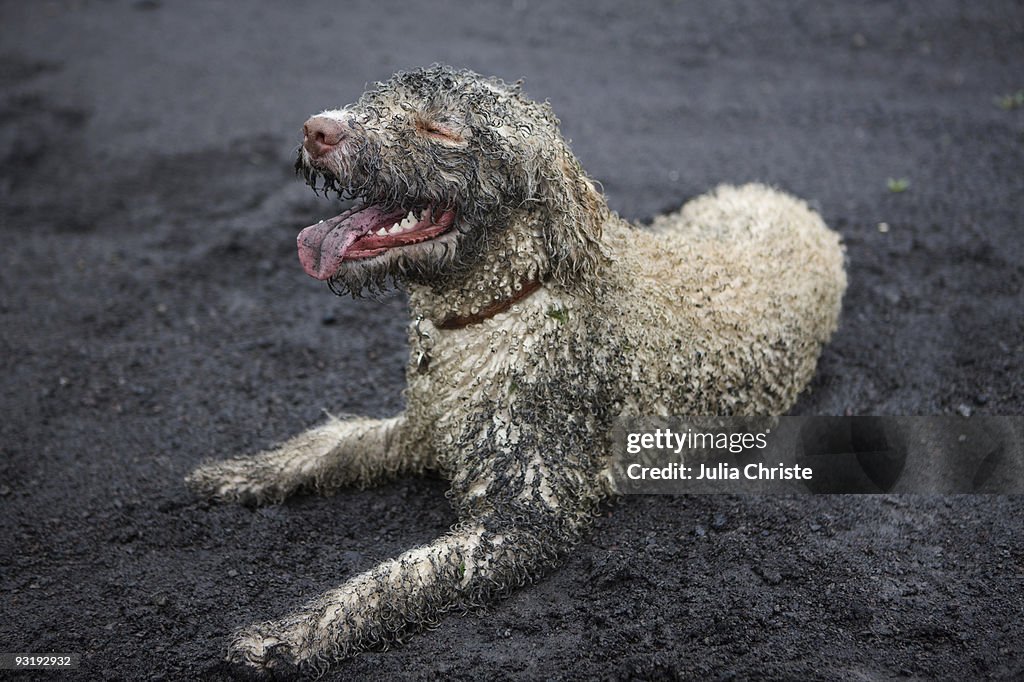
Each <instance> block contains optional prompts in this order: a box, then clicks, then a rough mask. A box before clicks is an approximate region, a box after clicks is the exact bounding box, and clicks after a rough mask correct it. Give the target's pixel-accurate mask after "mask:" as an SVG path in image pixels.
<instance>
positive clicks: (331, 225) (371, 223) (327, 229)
mask: <svg viewBox="0 0 1024 682" xmlns="http://www.w3.org/2000/svg"><path fill="white" fill-rule="evenodd" d="M404 215H405V211H402V210H396V211H391V212H384V211H382V210H381V209H380V207H378V206H367V207H366V208H363V209H360V210H358V211H356V212H355V213H349V214H345V213H343V214H342V215H340V216H335V217H334V218H330V219H328V220H323V221H321V222H319V223H317V224H316V225H310V226H309V227H307V228H306V229H304V230H303V231H302V232H300V233H299V237H298V239H297V242H298V247H299V262H300V263H302V269H303V270H305V271H306V274H307V275H309V276H310V277H314V278H316V279H320V280H324V279H330V278H331V277H333V276H334V275H335V274H337V272H338V270H340V269H341V263H342V261H344V260H345V252H346V251H348V248H349V247H350V246H352V242H354V241H355V240H356V239H358V238H359V237H362V236H363V235H364V234H367V233H368V232H371V231H373V230H377V229H379V228H380V227H385V226H386V227H390V226H391V225H393V224H394V223H395V222H397V221H398V220H401V219H402V216H404Z"/></svg>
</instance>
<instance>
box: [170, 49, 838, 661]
mask: <svg viewBox="0 0 1024 682" xmlns="http://www.w3.org/2000/svg"><path fill="white" fill-rule="evenodd" d="M296 167H297V169H298V170H299V171H300V173H301V174H302V175H303V176H304V177H305V178H306V180H307V181H308V182H309V183H310V184H311V185H313V187H314V189H325V190H335V191H337V192H338V193H339V194H341V195H343V196H344V197H347V198H351V199H355V200H356V205H355V206H354V207H353V208H351V209H349V210H348V211H346V212H345V213H343V214H341V215H340V216H338V217H337V218H332V219H331V220H328V221H322V222H321V223H319V224H317V225H313V226H310V227H309V228H307V229H306V230H304V231H303V232H302V234H300V236H299V244H298V245H299V252H300V259H301V260H302V263H303V266H304V267H305V269H306V270H307V272H309V274H310V275H312V276H314V277H317V278H318V279H322V280H325V281H327V282H329V283H330V285H331V288H332V289H334V290H335V291H347V292H351V293H353V294H360V293H362V292H365V291H368V290H372V289H374V288H377V287H381V286H386V285H387V283H388V281H389V280H395V281H397V282H398V283H399V284H400V285H402V286H405V287H406V288H407V289H408V291H409V298H410V305H411V309H412V322H411V324H410V327H409V343H410V346H411V349H412V353H411V356H410V361H409V365H408V370H407V378H408V388H407V389H406V393H405V398H406V404H407V408H406V410H405V412H404V413H402V414H400V415H399V416H397V417H393V418H391V419H363V418H360V419H336V418H331V419H329V420H328V422H327V423H326V424H324V425H322V426H319V427H317V428H314V429H312V430H311V431H309V432H307V433H304V434H302V435H300V436H298V437H296V438H294V439H292V440H290V441H288V442H286V443H284V444H283V445H282V446H280V447H278V448H276V449H274V450H271V451H269V452H265V453H262V454H259V455H256V456H254V457H245V458H238V459H233V460H228V461H224V462H214V463H208V464H206V465H204V466H202V467H200V468H199V469H197V470H196V471H195V472H193V473H192V474H191V476H190V477H189V483H190V485H191V486H192V487H193V489H194V490H196V491H197V492H198V493H199V494H201V495H205V496H209V497H213V498H217V499H222V500H231V501H240V502H251V503H266V502H276V501H279V500H282V499H284V498H285V497H287V496H288V495H291V494H293V493H295V492H297V491H300V490H313V491H317V492H321V493H329V492H330V491H333V490H336V489H337V488H339V487H341V486H350V485H356V486H368V485H372V484H376V483H378V482H380V481H382V480H385V479H387V478H389V477H393V476H395V475H399V474H406V473H416V472H422V471H424V470H427V469H429V470H436V471H440V472H441V473H443V474H444V475H445V476H446V477H448V478H449V479H450V480H451V491H450V498H451V500H452V502H453V504H454V505H455V507H456V509H457V512H458V517H459V519H460V520H459V522H458V523H457V524H456V525H455V526H454V527H453V528H452V530H451V531H450V532H449V533H448V534H446V535H444V536H443V537H440V538H438V539H437V540H435V541H434V542H432V543H430V544H427V545H425V546H423V547H419V548H416V549H412V550H410V551H408V552H406V553H405V554H402V555H401V556H399V557H396V558H394V559H391V560H389V561H385V562H383V563H381V564H380V565H379V566H377V567H376V568H373V569H372V570H370V571H367V572H366V573H363V574H362V575H358V576H355V577H354V578H351V579H350V580H348V582H346V583H344V584H342V585H341V586H340V587H338V588H337V589H335V590H332V591H330V592H327V593H326V594H324V595H322V596H321V597H319V598H317V599H316V600H314V601H312V602H311V603H309V604H306V605H305V606H304V607H302V608H301V609H299V610H298V611H296V612H295V613H293V614H291V615H288V616H285V617H284V618H281V619H279V620H273V621H268V622H265V623H261V624H258V625H254V626H251V627H249V628H246V629H244V630H241V631H240V632H239V633H237V635H236V636H235V638H234V640H233V642H232V643H231V645H230V651H229V657H230V658H231V659H232V660H234V661H236V662H239V663H242V664H246V665H249V666H253V667H255V668H257V669H279V668H281V667H287V666H296V665H297V666H303V667H311V668H314V669H322V668H323V667H325V666H326V665H328V664H329V663H330V662H331V661H334V660H338V659H342V658H345V657H347V656H350V655H352V654H354V653H356V652H358V651H360V650H364V649H366V648H369V647H374V646H380V645H382V644H387V643H388V642H391V641H394V640H395V639H397V638H398V636H399V635H400V634H401V633H402V632H404V631H406V630H408V629H409V628H410V627H415V626H418V625H423V624H429V623H433V622H436V621H437V619H438V618H439V617H440V616H441V615H442V614H443V613H445V612H447V611H450V610H453V609H461V608H465V607H467V606H470V605H473V604H477V603H480V602H483V601H485V600H488V599H492V598H494V597H495V596H497V595H501V594H505V593H507V592H509V591H510V590H512V589H514V588H515V587H517V586H520V585H522V584H524V583H526V582H528V581H530V580H532V579H534V578H535V577H536V576H538V575H540V574H541V573H543V572H544V571H545V570H546V569H548V568H550V567H552V566H554V565H555V564H556V563H558V561H559V560H560V559H561V558H562V557H563V556H564V555H565V554H566V553H567V552H568V551H570V549H571V548H572V547H573V544H574V542H576V540H577V539H578V538H579V536H580V534H581V533H582V532H583V531H584V530H585V529H586V527H587V525H588V522H589V519H590V518H591V516H592V514H593V512H594V510H595V506H596V505H597V504H598V503H599V502H600V501H601V500H602V499H604V498H606V497H608V496H610V495H614V494H615V490H614V489H613V488H614V486H613V484H612V483H611V479H610V477H609V476H608V473H607V471H606V464H607V457H608V453H609V450H610V447H611V444H610V436H609V433H610V429H611V426H612V424H613V422H614V421H615V420H616V418H618V417H620V416H628V415H670V414H677V415H684V414H685V415H776V414H781V413H783V412H785V411H786V410H787V409H788V408H789V407H790V406H791V405H792V404H793V402H794V400H795V399H796V397H797V394H798V393H799V392H800V391H801V390H802V388H803V387H804V386H805V385H806V384H807V382H808V381H809V379H810V378H811V376H812V374H813V372H814V368H815V364H816V362H817V358H818V355H819V353H820V350H821V346H822V344H823V343H825V342H826V341H827V340H828V338H829V337H830V336H831V334H832V333H833V331H834V329H835V327H836V322H837V318H838V315H839V309H840V302H841V298H842V295H843V292H844V289H845V287H846V277H845V274H844V270H843V251H842V247H841V245H840V241H839V238H838V236H837V235H836V234H835V233H833V232H831V231H830V230H829V229H828V228H827V227H826V226H825V225H824V223H823V222H822V220H821V219H820V218H819V216H818V215H817V214H815V213H814V212H812V211H811V210H810V209H808V207H807V206H806V205H805V204H804V203H802V202H800V201H798V200H796V199H793V198H791V197H789V196H786V195H784V194H781V193H779V192H777V191H774V190H771V189H769V188H767V187H764V186H761V185H747V186H744V187H728V186H723V187H719V188H718V189H717V190H716V191H714V192H713V193H711V194H708V195H705V196H702V197H699V198H697V199H695V200H693V201H691V202H689V203H687V204H686V205H685V206H683V208H682V209H681V210H680V211H678V212H676V213H673V214H671V215H667V216H662V217H659V218H658V219H656V220H655V221H654V224H653V225H652V226H651V227H650V228H641V227H637V226H634V225H630V224H628V223H627V222H626V221H624V220H622V219H621V218H619V216H617V215H616V214H615V213H613V212H612V211H611V210H609V208H608V206H607V204H606V202H605V200H604V198H603V196H602V195H601V194H600V192H599V191H598V190H597V189H596V188H595V186H594V184H593V183H592V182H591V181H590V180H589V179H588V178H587V176H586V175H585V173H584V172H583V170H582V169H581V168H580V164H579V162H578V161H577V160H576V158H575V157H574V156H573V154H572V153H571V151H570V150H569V147H568V145H567V144H566V142H565V141H564V140H563V139H562V137H561V135H560V133H559V130H558V120H557V119H556V118H555V116H554V114H553V113H552V112H551V110H550V108H549V107H548V105H547V104H539V103H536V102H533V101H531V100H529V99H527V98H526V97H525V96H523V94H522V93H521V92H520V89H519V86H518V84H516V85H508V84H506V83H504V82H502V81H500V80H494V79H486V78H483V77H480V76H478V75H476V74H474V73H471V72H467V71H455V70H452V69H449V68H447V67H440V66H435V67H432V68H429V69H425V70H418V71H412V72H409V73H399V74H397V75H396V76H394V77H393V78H392V79H391V80H389V81H388V82H386V83H379V84H377V85H376V86H375V87H374V88H373V89H371V90H370V91H369V92H367V93H366V94H364V95H363V96H362V97H361V98H360V99H359V101H358V102H356V103H355V104H354V105H351V106H349V107H346V108H344V109H340V110H332V111H326V112H324V113H322V114H320V115H318V116H315V117H313V118H311V119H310V120H309V121H307V125H306V128H305V141H304V145H303V148H302V149H300V152H299V158H298V160H297V163H296ZM402 216H405V220H404V221H402ZM399 221H401V222H399Z"/></svg>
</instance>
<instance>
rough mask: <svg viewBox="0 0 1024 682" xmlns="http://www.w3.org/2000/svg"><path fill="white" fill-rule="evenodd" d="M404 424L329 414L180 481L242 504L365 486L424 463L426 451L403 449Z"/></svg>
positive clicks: (420, 467) (396, 420)
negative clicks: (275, 442) (266, 446)
mask: <svg viewBox="0 0 1024 682" xmlns="http://www.w3.org/2000/svg"><path fill="white" fill-rule="evenodd" d="M404 424H405V418H404V417H402V416H398V417H394V418H391V419H365V418H353V419H338V418H336V417H330V418H329V419H328V421H327V423H325V424H322V425H320V426H317V427H315V428H312V429H310V430H308V431H306V432H305V433H302V434H300V435H298V436H295V437H294V438H292V439H291V440H289V441H287V442H285V443H284V444H282V445H281V446H279V447H277V448H274V449H272V450H268V451H266V452H262V453H260V454H257V455H252V456H248V457H237V458H234V459H228V460H224V461H220V462H208V463H206V464H204V465H202V466H200V467H199V468H197V469H195V470H194V471H193V472H192V473H191V474H189V476H188V478H187V479H186V481H187V483H188V485H189V487H191V488H192V490H194V491H195V492H196V493H197V494H199V495H201V496H203V497H209V498H213V499H218V500H225V501H232V502H242V503H246V504H253V503H255V504H262V503H267V502H279V501H281V500H283V499H284V498H286V497H288V496H289V495H291V494H292V493H295V492H298V491H300V490H313V491H316V492H320V493H329V492H332V491H334V490H337V489H338V488H341V487H343V486H357V487H366V486H369V485H373V484H375V483H378V482H380V481H383V480H386V479H388V478H390V477H393V476H395V475H398V474H401V473H408V472H417V471H421V470H423V469H425V468H428V467H429V466H430V462H429V457H428V456H427V453H423V452H417V451H411V450H410V449H409V448H406V447H405V442H404V439H403V438H402V427H403V426H404Z"/></svg>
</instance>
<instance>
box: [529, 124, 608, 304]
mask: <svg viewBox="0 0 1024 682" xmlns="http://www.w3.org/2000/svg"><path fill="white" fill-rule="evenodd" d="M552 147H553V148H549V149H547V150H544V151H542V152H541V153H542V155H543V156H544V157H545V158H544V162H543V163H541V164H539V167H538V174H539V177H538V178H537V184H536V195H537V199H538V200H539V202H540V208H541V211H542V212H543V213H544V214H545V215H544V220H543V230H544V243H545V247H546V250H547V254H548V258H549V260H550V263H551V276H552V278H553V279H554V280H555V281H556V282H558V283H559V284H562V285H564V286H567V287H569V286H572V287H578V286H579V285H580V284H585V283H586V282H587V281H589V278H590V277H591V276H593V275H594V274H595V271H596V269H597V267H598V265H600V264H601V263H602V262H604V261H605V260H606V258H607V256H606V254H605V253H604V251H603V250H602V248H601V231H602V229H603V226H604V223H605V221H606V220H607V219H608V204H607V203H606V202H605V199H604V197H603V196H601V193H600V192H598V190H597V188H596V187H595V186H594V183H593V182H592V181H591V180H590V178H588V177H587V175H586V173H585V172H584V171H583V168H582V167H581V166H580V162H579V161H577V160H576V157H575V156H573V154H572V152H570V151H569V148H568V147H567V146H566V144H565V143H564V142H563V141H562V140H557V141H555V144H554V145H552Z"/></svg>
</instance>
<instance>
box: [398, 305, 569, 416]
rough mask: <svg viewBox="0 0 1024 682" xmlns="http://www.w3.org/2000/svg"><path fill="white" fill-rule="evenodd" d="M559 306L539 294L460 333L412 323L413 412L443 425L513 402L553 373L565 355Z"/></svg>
mask: <svg viewBox="0 0 1024 682" xmlns="http://www.w3.org/2000/svg"><path fill="white" fill-rule="evenodd" d="M555 304H556V301H555V300H554V299H553V297H552V296H550V295H549V294H548V293H547V292H545V291H540V292H537V293H536V294H534V295H533V296H531V297H530V298H529V299H528V300H526V301H523V302H522V303H518V304H516V305H515V306H513V307H512V309H510V310H509V311H507V312H504V313H501V314H499V315H495V316H494V317H493V318H490V319H486V320H484V321H482V322H479V323H477V324H472V325H469V326H467V327H465V328H462V329H453V330H442V329H438V328H437V327H436V326H434V324H433V323H432V322H431V321H430V320H429V319H418V320H414V321H413V322H412V324H411V326H410V330H409V343H410V358H409V365H408V368H407V372H406V376H407V380H408V389H407V391H408V394H407V398H408V400H407V402H408V404H409V407H410V408H417V410H420V409H422V410H424V411H425V412H427V413H430V414H431V417H432V419H436V420H438V421H442V422H444V421H448V420H450V419H453V418H455V417H454V415H458V414H465V413H466V411H467V408H474V407H479V406H484V405H495V404H497V405H501V404H505V403H507V402H509V401H512V400H514V399H515V394H516V392H517V389H518V387H521V386H523V385H525V384H526V383H530V382H532V381H534V380H536V378H537V377H538V376H543V375H545V374H548V373H550V371H551V367H552V366H553V365H554V364H555V363H557V361H558V356H559V355H561V354H562V353H561V352H560V351H561V350H563V348H564V344H563V342H561V341H560V340H559V339H560V337H561V336H562V335H563V332H564V331H565V324H566V314H565V313H564V312H563V308H559V307H557V306H556V305H555ZM438 426H440V424H439V425H438ZM442 430H443V429H442Z"/></svg>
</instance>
